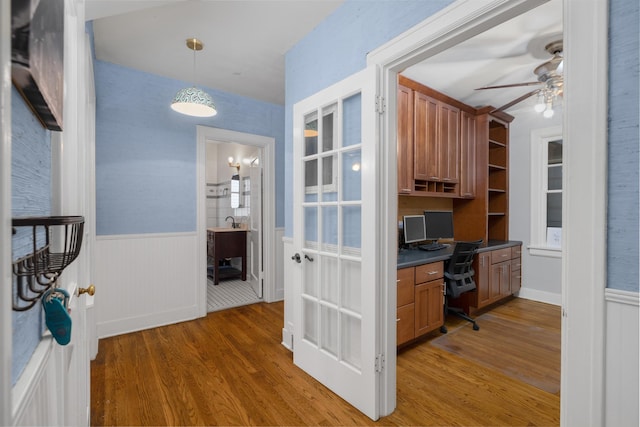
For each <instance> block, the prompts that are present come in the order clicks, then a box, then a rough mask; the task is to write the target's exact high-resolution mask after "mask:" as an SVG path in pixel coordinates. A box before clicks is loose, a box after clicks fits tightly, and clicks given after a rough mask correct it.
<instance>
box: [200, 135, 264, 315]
mask: <svg viewBox="0 0 640 427" xmlns="http://www.w3.org/2000/svg"><path fill="white" fill-rule="evenodd" d="M205 151H206V156H205V157H206V165H205V176H206V198H207V200H206V208H207V218H206V223H207V236H208V237H207V241H208V243H207V312H212V311H219V310H224V309H227V308H232V307H238V306H241V305H247V304H253V303H256V302H260V301H262V295H263V290H262V286H263V285H262V194H263V192H262V157H263V155H262V152H263V149H262V148H259V147H255V146H251V145H243V144H238V143H235V142H223V141H213V140H212V141H207V144H206V148H205ZM215 236H218V237H217V239H224V241H225V242H226V241H227V240H228V241H229V242H235V243H233V244H231V245H230V244H229V243H224V244H223V245H224V246H226V247H224V248H218V251H216V249H215V248H216V247H217V246H218V245H220V244H221V243H220V242H218V243H217V244H214V242H215V240H216V238H215ZM229 246H238V247H239V248H238V249H237V250H239V251H240V252H237V251H236V252H233V253H231V252H228V250H227V249H228V247H229ZM220 250H222V253H220ZM238 255H240V256H238ZM216 263H217V265H215V264H216ZM216 275H217V276H218V277H217V278H216Z"/></svg>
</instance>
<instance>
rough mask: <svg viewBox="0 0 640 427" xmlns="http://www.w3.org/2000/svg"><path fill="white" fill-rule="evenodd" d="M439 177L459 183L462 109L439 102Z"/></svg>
mask: <svg viewBox="0 0 640 427" xmlns="http://www.w3.org/2000/svg"><path fill="white" fill-rule="evenodd" d="M437 120H438V126H439V132H438V135H437V138H438V141H437V144H438V147H437V152H438V158H439V162H438V175H439V177H440V179H442V181H445V182H458V179H459V175H458V170H459V169H458V164H459V163H458V162H459V160H458V147H459V145H460V134H459V128H460V109H458V108H457V107H453V106H451V105H449V104H445V103H444V102H438V118H437Z"/></svg>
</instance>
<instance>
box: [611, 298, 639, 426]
mask: <svg viewBox="0 0 640 427" xmlns="http://www.w3.org/2000/svg"><path fill="white" fill-rule="evenodd" d="M605 300H606V325H605V351H606V355H605V375H604V378H605V390H604V391H605V393H604V396H605V422H604V425H607V426H617V427H627V426H633V427H637V426H638V425H640V420H639V416H638V402H639V401H640V395H639V392H638V390H639V383H640V380H639V377H640V372H639V369H638V360H640V351H639V349H638V348H639V345H640V343H639V340H638V336H639V327H638V325H639V320H640V316H639V310H638V307H639V306H640V304H639V301H640V298H639V294H638V293H637V292H627V291H618V290H615V289H608V288H607V289H606V290H605Z"/></svg>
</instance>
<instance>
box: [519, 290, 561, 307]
mask: <svg viewBox="0 0 640 427" xmlns="http://www.w3.org/2000/svg"><path fill="white" fill-rule="evenodd" d="M517 296H518V298H524V299H530V300H532V301H538V302H544V303H547V304H553V305H562V295H561V294H554V293H552V292H545V291H539V290H537V289H530V288H521V289H520V292H518V295H517Z"/></svg>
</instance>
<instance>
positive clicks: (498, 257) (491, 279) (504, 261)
mask: <svg viewBox="0 0 640 427" xmlns="http://www.w3.org/2000/svg"><path fill="white" fill-rule="evenodd" d="M521 247H522V246H521V245H518V246H512V247H509V248H504V249H496V250H494V251H487V252H480V253H478V255H477V256H476V259H475V260H474V264H473V268H474V270H475V272H476V276H475V281H476V292H470V293H468V295H469V296H468V298H469V300H468V301H467V302H468V304H465V305H466V306H471V307H474V308H476V309H478V308H482V307H485V306H487V305H489V304H493V303H494V302H496V301H500V300H501V299H503V298H505V297H508V296H510V295H513V294H514V293H516V292H518V291H519V290H520V284H521V262H520V259H521ZM465 296H466V295H465Z"/></svg>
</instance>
